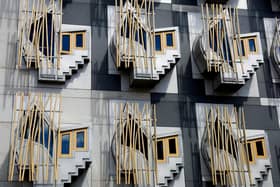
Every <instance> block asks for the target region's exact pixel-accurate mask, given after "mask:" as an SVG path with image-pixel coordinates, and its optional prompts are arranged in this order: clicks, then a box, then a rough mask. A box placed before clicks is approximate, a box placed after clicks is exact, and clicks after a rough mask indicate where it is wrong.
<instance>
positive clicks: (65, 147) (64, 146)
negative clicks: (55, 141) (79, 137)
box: [61, 134, 70, 154]
mask: <svg viewBox="0 0 280 187" xmlns="http://www.w3.org/2000/svg"><path fill="white" fill-rule="evenodd" d="M69 153H70V134H64V135H62V143H61V154H69Z"/></svg>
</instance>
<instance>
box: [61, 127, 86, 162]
mask: <svg viewBox="0 0 280 187" xmlns="http://www.w3.org/2000/svg"><path fill="white" fill-rule="evenodd" d="M87 141H88V140H87V129H75V130H70V131H64V132H61V133H60V144H59V147H60V148H59V150H60V157H71V156H72V151H87V149H88V148H87V145H88V144H87Z"/></svg>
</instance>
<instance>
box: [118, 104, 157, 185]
mask: <svg viewBox="0 0 280 187" xmlns="http://www.w3.org/2000/svg"><path fill="white" fill-rule="evenodd" d="M153 107H154V106H153V105H149V104H144V105H141V106H139V104H138V103H128V102H127V103H125V104H123V103H118V104H117V103H115V104H114V126H115V136H114V137H115V148H116V151H115V153H116V154H115V158H116V183H117V184H121V183H124V184H134V185H142V184H143V185H150V184H156V181H155V179H156V177H155V173H156V170H157V168H156V163H155V162H157V157H156V156H155V152H156V150H155V149H156V147H155V145H156V144H155V143H156V142H154V141H153V136H156V130H155V129H156V127H155V123H156V122H155V113H153V112H155V109H154V108H153ZM152 118H154V119H152ZM152 126H154V128H151V127H152ZM141 155H142V156H141Z"/></svg>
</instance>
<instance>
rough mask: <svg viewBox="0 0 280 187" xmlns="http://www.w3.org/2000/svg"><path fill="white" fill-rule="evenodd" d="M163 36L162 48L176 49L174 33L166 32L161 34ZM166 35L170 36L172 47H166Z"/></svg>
mask: <svg viewBox="0 0 280 187" xmlns="http://www.w3.org/2000/svg"><path fill="white" fill-rule="evenodd" d="M163 34H164V48H166V49H176V46H177V45H176V40H175V31H167V32H163ZM167 34H172V39H173V45H172V46H167V43H166V42H167V40H166V36H167Z"/></svg>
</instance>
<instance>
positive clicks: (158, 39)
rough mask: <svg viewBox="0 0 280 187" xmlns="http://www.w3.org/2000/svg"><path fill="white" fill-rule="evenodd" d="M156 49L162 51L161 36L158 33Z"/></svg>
mask: <svg viewBox="0 0 280 187" xmlns="http://www.w3.org/2000/svg"><path fill="white" fill-rule="evenodd" d="M155 39H156V51H161V37H160V35H156V37H155Z"/></svg>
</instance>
